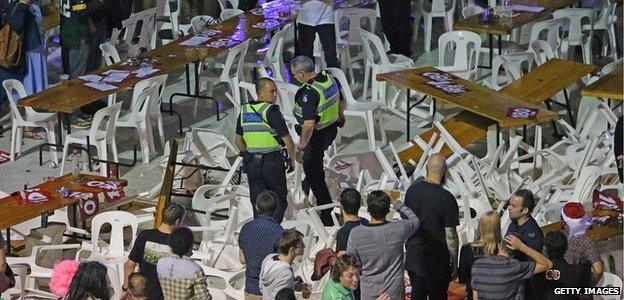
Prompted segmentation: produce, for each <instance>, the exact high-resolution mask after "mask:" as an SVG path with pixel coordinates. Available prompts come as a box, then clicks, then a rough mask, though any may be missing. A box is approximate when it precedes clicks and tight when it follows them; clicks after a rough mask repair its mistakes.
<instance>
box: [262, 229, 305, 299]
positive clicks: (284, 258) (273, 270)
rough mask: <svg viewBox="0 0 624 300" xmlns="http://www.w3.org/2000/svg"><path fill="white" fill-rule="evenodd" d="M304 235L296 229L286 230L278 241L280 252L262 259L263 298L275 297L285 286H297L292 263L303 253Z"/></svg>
mask: <svg viewBox="0 0 624 300" xmlns="http://www.w3.org/2000/svg"><path fill="white" fill-rule="evenodd" d="M304 248H305V245H304V244H303V235H302V234H301V233H300V232H299V231H297V230H295V229H288V230H284V233H283V234H282V236H281V237H280V238H279V240H278V241H277V251H278V253H272V254H269V255H268V256H267V257H265V258H264V260H263V261H262V267H261V268H260V291H261V292H262V299H263V300H272V299H275V295H276V294H277V293H278V292H279V291H280V290H282V289H284V288H294V287H295V274H294V273H293V270H292V269H291V267H290V265H291V264H292V262H293V261H294V260H295V258H296V257H297V256H299V255H302V254H303V249H304Z"/></svg>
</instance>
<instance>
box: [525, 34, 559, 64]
mask: <svg viewBox="0 0 624 300" xmlns="http://www.w3.org/2000/svg"><path fill="white" fill-rule="evenodd" d="M530 47H531V52H532V53H533V58H534V59H535V64H536V65H538V66H540V65H542V64H544V63H545V62H547V61H549V60H551V59H553V58H557V57H558V56H557V55H556V53H555V52H554V51H553V49H552V48H551V47H550V45H549V44H548V43H547V42H546V41H542V40H537V41H533V42H531V45H530Z"/></svg>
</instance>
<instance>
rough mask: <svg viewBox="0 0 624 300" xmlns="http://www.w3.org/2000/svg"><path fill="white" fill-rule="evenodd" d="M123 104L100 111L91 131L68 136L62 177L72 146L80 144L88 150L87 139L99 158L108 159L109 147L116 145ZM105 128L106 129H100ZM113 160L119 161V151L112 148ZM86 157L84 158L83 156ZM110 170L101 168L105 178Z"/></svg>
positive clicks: (94, 119) (80, 131)
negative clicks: (117, 128) (116, 131)
mask: <svg viewBox="0 0 624 300" xmlns="http://www.w3.org/2000/svg"><path fill="white" fill-rule="evenodd" d="M122 104H123V102H119V103H116V104H114V105H112V106H109V107H105V108H102V109H100V110H98V111H97V112H96V113H95V115H94V116H93V121H92V122H91V128H90V129H89V130H79V131H75V132H72V133H71V134H68V135H67V136H66V137H65V145H64V147H63V162H62V163H61V175H63V174H65V162H66V160H67V153H68V151H69V145H70V144H80V145H82V146H83V147H85V148H86V146H87V138H89V144H91V145H94V146H95V148H96V149H97V153H98V158H99V159H102V160H107V159H108V145H114V142H113V140H114V138H115V123H116V122H117V118H118V117H119V111H120V110H121V105H122ZM101 126H103V127H104V129H103V130H102V129H100V127H101ZM112 150H113V159H114V160H115V161H117V149H116V147H112ZM83 157H84V156H83ZM107 169H108V168H106V167H103V168H100V173H101V174H102V175H103V176H107V175H108V170H107Z"/></svg>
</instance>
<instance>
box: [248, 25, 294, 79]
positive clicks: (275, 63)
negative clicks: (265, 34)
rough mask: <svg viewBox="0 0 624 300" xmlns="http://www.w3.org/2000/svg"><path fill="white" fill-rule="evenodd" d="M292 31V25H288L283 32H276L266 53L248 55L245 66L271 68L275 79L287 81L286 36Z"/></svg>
mask: <svg viewBox="0 0 624 300" xmlns="http://www.w3.org/2000/svg"><path fill="white" fill-rule="evenodd" d="M290 30H293V29H292V24H287V25H286V26H284V28H282V30H280V31H278V32H276V33H275V34H274V35H273V37H271V40H270V41H269V47H268V48H265V49H262V50H266V51H262V52H261V51H254V52H252V53H248V55H247V63H246V64H245V65H246V66H247V67H248V68H260V66H263V67H264V68H269V69H271V71H272V73H273V76H272V77H273V78H275V79H277V80H279V81H286V72H287V71H286V67H285V64H284V43H285V39H284V36H285V35H286V34H287V33H288V32H289V31H290ZM250 52H251V51H250ZM249 54H251V55H249Z"/></svg>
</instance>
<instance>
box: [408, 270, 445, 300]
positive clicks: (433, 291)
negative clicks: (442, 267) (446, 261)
mask: <svg viewBox="0 0 624 300" xmlns="http://www.w3.org/2000/svg"><path fill="white" fill-rule="evenodd" d="M407 273H408V275H409V278H410V284H411V285H412V300H427V297H429V300H442V299H443V300H446V299H448V296H447V294H448V286H449V280H439V279H438V280H435V279H430V278H425V277H421V276H418V275H416V273H414V272H411V271H408V272H407Z"/></svg>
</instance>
